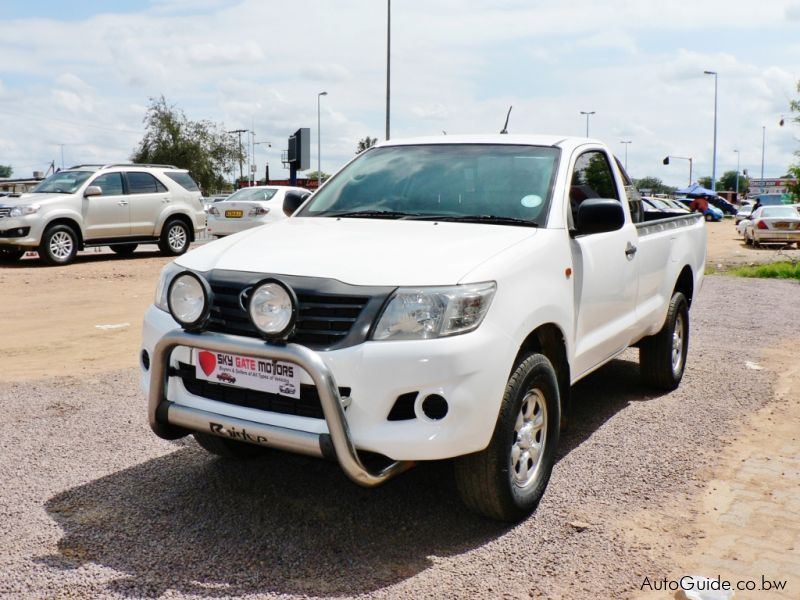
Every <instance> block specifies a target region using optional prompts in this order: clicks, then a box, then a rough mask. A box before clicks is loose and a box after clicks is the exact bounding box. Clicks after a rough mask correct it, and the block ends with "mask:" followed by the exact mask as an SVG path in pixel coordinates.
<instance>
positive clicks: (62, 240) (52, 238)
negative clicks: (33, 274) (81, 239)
mask: <svg viewBox="0 0 800 600" xmlns="http://www.w3.org/2000/svg"><path fill="white" fill-rule="evenodd" d="M77 253H78V236H77V235H76V234H75V230H73V229H72V227H70V226H69V225H53V226H52V227H50V228H48V229H47V230H46V231H45V232H44V235H43V236H42V242H41V244H39V258H41V259H42V261H43V262H45V263H46V264H48V265H53V266H55V265H66V264H69V263H71V262H72V261H73V260H74V259H75V255H76V254H77Z"/></svg>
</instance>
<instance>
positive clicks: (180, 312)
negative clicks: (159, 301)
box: [167, 271, 211, 330]
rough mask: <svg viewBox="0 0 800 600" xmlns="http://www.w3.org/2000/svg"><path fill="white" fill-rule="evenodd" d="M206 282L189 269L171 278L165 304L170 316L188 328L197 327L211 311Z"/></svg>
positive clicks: (203, 322)
mask: <svg viewBox="0 0 800 600" xmlns="http://www.w3.org/2000/svg"><path fill="white" fill-rule="evenodd" d="M209 293H210V290H209V288H208V283H206V281H205V280H204V279H203V278H202V277H200V276H199V275H197V274H195V273H192V272H191V271H183V272H182V273H180V274H179V275H176V276H175V277H174V278H173V279H172V283H170V284H169V288H168V289H167V305H168V306H169V312H170V314H171V315H172V318H173V319H175V320H176V321H177V322H178V323H180V325H181V327H183V328H184V329H188V330H193V329H199V328H201V327H203V325H205V323H206V321H208V315H209V313H210V312H211V305H210V302H209Z"/></svg>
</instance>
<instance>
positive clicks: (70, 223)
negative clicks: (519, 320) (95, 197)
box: [42, 217, 83, 250]
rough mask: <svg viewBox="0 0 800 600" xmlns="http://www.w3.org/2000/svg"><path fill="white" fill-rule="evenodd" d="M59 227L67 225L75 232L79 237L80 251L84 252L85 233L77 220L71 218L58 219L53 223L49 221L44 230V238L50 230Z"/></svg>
mask: <svg viewBox="0 0 800 600" xmlns="http://www.w3.org/2000/svg"><path fill="white" fill-rule="evenodd" d="M57 225H67V226H68V227H69V228H70V229H72V230H73V231H74V232H75V235H77V236H78V240H77V242H78V249H79V250H83V232H82V231H81V226H80V224H79V223H78V222H77V221H76V220H75V219H73V218H71V217H56V218H55V219H53V220H52V221H49V222H48V223H47V225H45V226H44V228H43V229H42V237H44V233H45V232H46V231H47V230H48V229H50V228H51V227H55V226H57Z"/></svg>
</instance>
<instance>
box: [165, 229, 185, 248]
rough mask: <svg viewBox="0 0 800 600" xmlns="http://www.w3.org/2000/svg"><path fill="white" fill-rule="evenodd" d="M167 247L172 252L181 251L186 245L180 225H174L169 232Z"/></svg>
mask: <svg viewBox="0 0 800 600" xmlns="http://www.w3.org/2000/svg"><path fill="white" fill-rule="evenodd" d="M168 238H169V246H170V248H172V249H173V250H181V249H182V248H183V246H184V245H185V244H186V231H184V229H183V227H181V226H180V225H175V226H173V227H172V228H171V229H170V230H169V236H168Z"/></svg>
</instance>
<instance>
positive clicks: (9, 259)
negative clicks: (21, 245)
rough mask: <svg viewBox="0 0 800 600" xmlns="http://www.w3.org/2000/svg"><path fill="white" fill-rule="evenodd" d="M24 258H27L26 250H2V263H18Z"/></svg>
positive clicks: (0, 260)
mask: <svg viewBox="0 0 800 600" xmlns="http://www.w3.org/2000/svg"><path fill="white" fill-rule="evenodd" d="M23 256H25V250H20V249H18V248H0V263H13V262H17V261H18V260H19V259H20V258H22V257H23Z"/></svg>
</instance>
